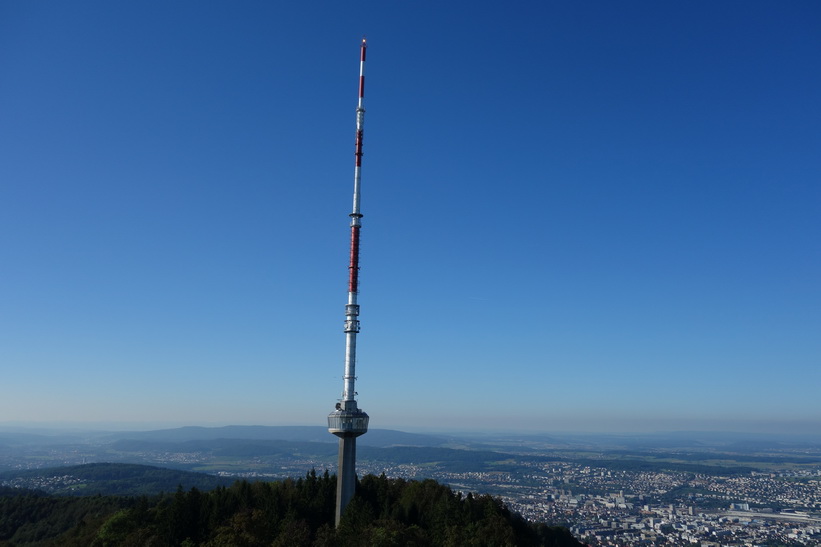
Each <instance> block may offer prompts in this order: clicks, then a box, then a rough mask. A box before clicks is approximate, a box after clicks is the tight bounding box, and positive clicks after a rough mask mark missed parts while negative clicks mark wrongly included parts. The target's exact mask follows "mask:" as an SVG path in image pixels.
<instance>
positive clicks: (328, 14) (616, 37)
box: [0, 0, 821, 435]
mask: <svg viewBox="0 0 821 547" xmlns="http://www.w3.org/2000/svg"><path fill="white" fill-rule="evenodd" d="M818 28H821V6H819V5H818V4H817V3H814V2H809V1H803V2H802V1H799V2H790V3H788V4H774V3H771V2H757V1H753V2H744V3H737V2H736V3H733V2H728V3H722V4H718V5H707V4H695V5H694V4H680V5H670V4H659V3H656V2H649V1H638V2H634V3H630V4H614V3H609V2H603V1H593V2H588V3H583V4H561V3H534V4H533V5H527V6H519V7H518V8H517V9H510V8H506V7H504V6H502V5H500V4H497V3H491V2H482V1H480V2H470V3H467V2H465V3H462V2H455V3H448V4H447V5H434V4H431V5H422V6H420V5H410V4H407V5H403V4H397V3H391V4H382V3H376V2H374V3H370V2H365V3H363V4H361V5H358V8H357V9H351V8H350V7H349V6H346V5H342V4H339V3H335V2H325V1H322V2H319V3H318V4H312V5H311V6H303V5H299V4H297V3H290V4H286V5H274V4H268V3H263V2H250V3H244V4H242V5H233V4H231V5H229V4H220V3H216V4H208V5H204V4H201V3H194V2H179V3H174V4H168V3H163V2H158V1H153V0H152V1H148V2H143V3H140V4H139V5H137V4H134V5H126V4H123V5H115V4H111V3H107V2H102V1H98V0H94V1H87V2H80V3H62V2H56V1H45V2H37V3H23V2H20V3H6V4H4V5H2V7H0V71H2V74H3V75H4V77H3V80H2V82H0V105H2V106H0V121H1V122H2V123H0V127H1V129H0V150H2V154H0V261H2V263H3V265H4V266H3V268H4V274H3V276H2V279H0V364H2V370H3V385H4V389H3V396H2V397H1V398H0V425H2V424H6V425H9V424H12V425H15V424H41V425H42V424H66V425H69V424H74V425H76V424H82V423H84V424H98V425H99V424H124V425H128V424H131V426H133V427H136V428H140V427H143V426H150V427H153V426H159V425H160V424H166V426H179V425H228V424H239V425H243V424H246V425H251V424H260V425H324V423H325V416H326V415H327V413H328V412H329V411H330V410H331V409H333V406H334V403H335V402H336V400H337V398H338V397H339V396H340V390H341V387H342V381H341V374H342V370H343V361H342V359H343V355H344V334H343V332H342V322H343V319H344V304H345V289H346V284H345V281H346V275H347V272H346V266H347V257H346V255H347V252H348V248H347V245H348V239H347V237H348V236H347V229H348V217H347V214H348V212H349V209H350V196H351V191H352V177H353V142H354V141H353V137H354V109H355V106H356V89H357V88H356V84H357V79H356V77H357V70H358V65H357V62H358V44H359V41H360V39H361V37H362V35H363V34H365V35H367V38H368V44H369V54H368V66H367V70H368V80H367V82H368V89H367V94H366V109H367V112H368V113H367V120H366V128H365V157H364V160H363V176H362V177H363V178H362V182H363V196H362V211H363V213H364V215H365V217H364V219H363V229H362V260H361V266H362V270H361V287H360V300H359V302H360V304H361V306H362V314H361V317H360V319H361V322H362V331H361V333H360V335H359V341H358V342H359V348H358V354H359V361H358V365H357V373H358V375H359V378H358V380H357V389H358V390H359V393H360V395H359V397H358V400H359V403H360V406H361V407H362V408H363V409H364V410H365V411H367V412H368V414H369V415H370V416H371V427H372V428H394V429H404V430H409V431H419V430H435V429H438V430H452V431H459V430H486V431H500V430H512V431H547V432H549V431H591V432H630V431H646V432H649V431H677V430H710V431H722V430H735V431H748V432H764V433H767V432H769V433H778V432H789V431H793V430H794V431H795V432H796V433H802V434H819V435H821V406H820V405H819V404H818V386H819V385H821V366H819V365H821V362H819V357H820V356H821V336H819V335H818V333H819V332H821V288H819V283H818V280H819V279H821V252H819V251H821V248H820V247H819V242H821V227H820V223H819V222H818V219H819V218H821V185H819V180H821V159H819V158H821V155H819V153H818V150H819V149H821V146H819V145H821V131H819V128H821V105H820V104H819V101H818V97H819V96H821V74H820V73H819V71H818V70H817V57H818V52H819V51H821V35H819V33H818V32H817V30H818ZM151 424H153V426H151Z"/></svg>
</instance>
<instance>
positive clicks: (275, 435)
mask: <svg viewBox="0 0 821 547" xmlns="http://www.w3.org/2000/svg"><path fill="white" fill-rule="evenodd" d="M102 439H103V440H109V441H116V440H124V439H129V440H140V441H156V442H163V441H165V442H177V443H178V442H185V441H209V440H217V439H252V440H271V441H274V440H276V441H293V442H315V443H333V444H336V442H337V439H336V437H334V436H333V435H331V434H330V433H328V429H327V428H325V427H322V426H261V425H229V426H224V427H195V426H188V427H178V428H174V429H159V430H155V431H128V432H118V433H111V434H108V435H106V436H105V437H103V438H102ZM450 442H453V441H452V439H451V438H449V437H447V436H436V435H421V434H416V433H406V432H404V431H395V430H392V429H372V430H370V431H368V434H367V435H364V436H362V437H360V438H359V442H358V444H359V445H360V446H362V445H366V446H381V447H388V446H443V445H446V444H448V443H450Z"/></svg>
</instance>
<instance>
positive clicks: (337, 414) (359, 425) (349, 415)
mask: <svg viewBox="0 0 821 547" xmlns="http://www.w3.org/2000/svg"><path fill="white" fill-rule="evenodd" d="M368 420H369V418H368V415H367V414H365V412H363V411H361V410H359V409H357V410H335V411H334V412H331V413H330V414H328V431H330V432H331V433H333V434H334V435H336V436H338V437H358V436H360V435H362V434H364V433H366V432H367V431H368Z"/></svg>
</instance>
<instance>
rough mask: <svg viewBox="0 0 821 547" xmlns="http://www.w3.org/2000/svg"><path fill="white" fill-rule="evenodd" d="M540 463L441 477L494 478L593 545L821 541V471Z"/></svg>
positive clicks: (507, 495) (541, 517)
mask: <svg viewBox="0 0 821 547" xmlns="http://www.w3.org/2000/svg"><path fill="white" fill-rule="evenodd" d="M533 470H534V472H533V473H531V474H527V475H524V476H519V475H518V474H514V475H509V474H506V473H484V474H483V473H465V474H461V473H460V474H453V473H450V474H447V475H449V476H443V477H441V479H442V480H444V481H448V482H450V483H451V484H454V485H457V484H461V485H463V486H468V485H473V486H480V485H482V484H484V485H485V487H489V486H490V485H493V488H494V490H495V491H496V492H497V495H500V496H501V497H502V498H503V499H504V500H505V501H506V502H507V503H508V505H509V506H510V507H511V508H512V509H514V510H516V511H518V512H520V513H521V514H522V515H523V516H525V517H526V518H528V519H531V520H534V521H541V522H549V523H555V524H562V525H565V526H567V527H568V528H570V530H571V531H572V532H573V534H574V535H575V536H576V537H577V538H579V539H580V540H582V541H584V542H586V543H588V544H590V545H601V546H634V545H635V546H639V545H658V544H664V545H682V546H685V545H687V546H691V545H694V544H695V545H700V546H702V547H712V546H716V547H718V546H721V547H723V546H749V547H752V546H757V545H821V514H819V510H821V470H814V471H806V470H802V471H791V472H783V473H751V474H746V475H741V476H735V475H734V476H715V475H703V474H693V473H667V472H646V471H612V470H608V469H604V468H591V467H589V466H582V465H574V464H569V463H552V464H548V465H544V464H533ZM478 489H479V490H481V487H480V488H478Z"/></svg>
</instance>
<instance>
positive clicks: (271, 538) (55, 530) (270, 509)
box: [0, 471, 581, 547]
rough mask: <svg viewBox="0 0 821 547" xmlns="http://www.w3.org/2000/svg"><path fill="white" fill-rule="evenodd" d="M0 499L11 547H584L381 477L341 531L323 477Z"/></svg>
mask: <svg viewBox="0 0 821 547" xmlns="http://www.w3.org/2000/svg"><path fill="white" fill-rule="evenodd" d="M0 494H2V496H0V516H2V518H3V519H4V520H3V521H0V546H8V547H11V546H23V545H47V546H48V545H54V546H56V545H60V546H67V547H74V546H77V547H79V546H83V547H88V546H92V547H113V546H125V547H127V546H145V545H152V546H156V547H165V546H183V547H193V546H203V547H217V546H225V547H228V546H230V547H246V546H247V547H252V546H275V547H276V546H282V547H284V546H288V547H347V546H368V547H388V546H403V547H404V546H414V545H415V546H433V545H435V546H445V547H447V546H453V547H456V546H459V547H463V546H499V547H502V546H505V547H506V546H516V547H519V546H524V547H528V546H547V547H579V546H581V544H580V543H579V542H578V541H576V540H575V539H574V538H573V537H572V535H571V534H570V532H569V531H568V530H567V529H566V528H561V527H551V526H547V525H545V524H537V523H532V522H528V521H526V520H525V519H524V518H522V517H521V516H520V515H518V514H516V513H513V512H512V511H510V510H509V509H508V508H507V507H506V506H505V505H504V503H502V502H501V501H500V500H499V499H498V498H494V497H491V496H487V495H473V494H467V495H463V494H461V493H459V492H454V491H453V490H451V489H450V488H449V487H447V486H444V485H441V484H439V483H437V482H436V481H434V480H423V481H408V480H403V479H388V478H386V477H385V476H384V475H382V476H379V477H377V476H374V475H367V476H365V477H363V478H362V480H361V481H359V482H358V484H357V493H356V495H355V496H354V498H353V500H351V502H350V504H349V505H348V507H347V508H346V510H345V514H344V516H343V518H342V521H341V522H340V524H339V527H334V525H333V522H334V519H333V513H334V504H335V501H336V477H335V476H334V475H329V474H328V472H327V471H326V472H325V473H324V474H323V475H317V474H316V472H314V471H311V472H310V473H308V474H307V475H306V476H305V477H304V478H299V479H296V480H294V479H287V480H283V481H277V482H248V481H245V480H242V481H237V482H235V483H234V484H233V485H231V486H228V487H225V486H220V487H217V488H214V489H213V490H210V491H202V490H199V489H197V488H191V489H190V490H187V491H186V490H183V488H182V487H180V488H178V489H177V491H176V492H174V493H169V494H162V495H159V496H153V497H148V496H140V497H137V498H125V497H116V496H93V497H85V498H69V497H56V496H44V495H40V494H37V493H26V494H24V495H20V494H18V495H7V494H8V493H7V492H0Z"/></svg>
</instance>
